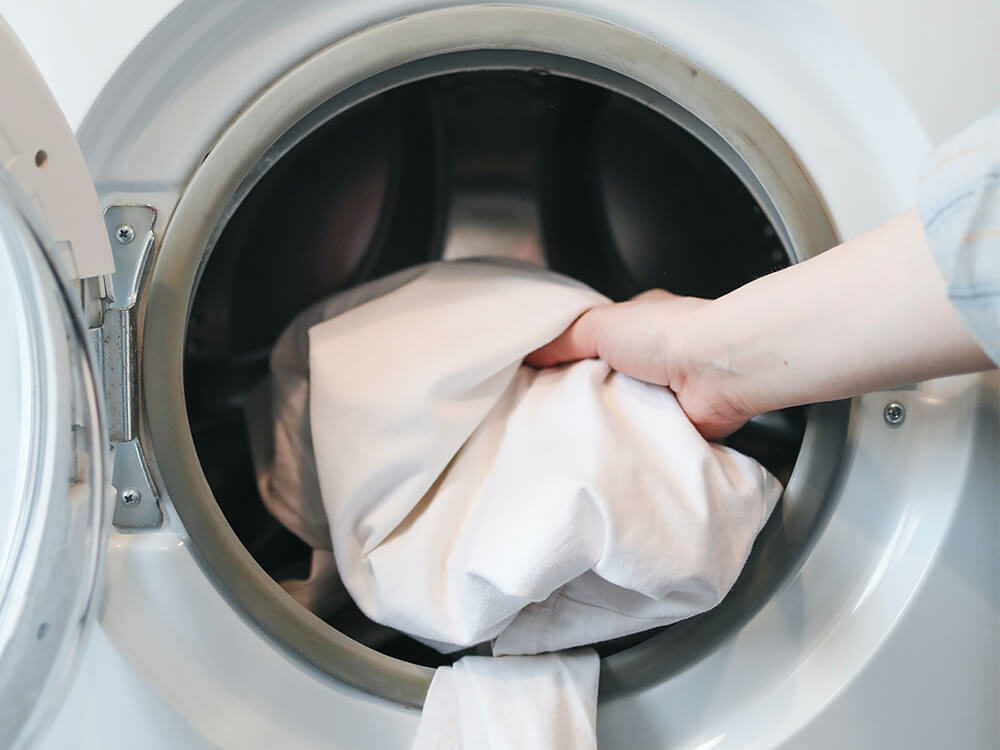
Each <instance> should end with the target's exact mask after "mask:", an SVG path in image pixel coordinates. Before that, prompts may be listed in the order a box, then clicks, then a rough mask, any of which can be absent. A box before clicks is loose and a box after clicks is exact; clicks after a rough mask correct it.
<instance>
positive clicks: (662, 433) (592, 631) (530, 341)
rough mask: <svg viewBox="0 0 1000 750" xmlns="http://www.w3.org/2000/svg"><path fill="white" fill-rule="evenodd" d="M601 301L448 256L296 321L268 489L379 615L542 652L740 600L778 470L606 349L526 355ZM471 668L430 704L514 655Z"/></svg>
mask: <svg viewBox="0 0 1000 750" xmlns="http://www.w3.org/2000/svg"><path fill="white" fill-rule="evenodd" d="M602 301H604V298H603V297H602V296H601V295H599V294H597V293H596V292H594V291H592V290H590V289H588V288H586V287H584V286H582V285H580V284H578V283H576V282H573V281H570V280H567V279H565V278H563V277H559V276H556V275H554V274H551V273H549V272H546V271H543V270H541V269H538V268H535V267H529V266H522V265H516V264H512V263H506V262H505V263H500V262H496V261H482V260H480V261H462V262H451V263H437V264H431V265H427V266H424V267H421V268H419V269H411V270H409V271H406V272H403V273H402V274H397V275H396V276H393V277H389V278H387V279H383V280H381V281H379V282H376V283H375V284H374V285H368V286H365V287H361V288H358V289H355V290H352V291H350V292H347V293H345V294H344V295H340V296H338V297H336V298H333V299H331V300H329V301H327V302H325V303H322V304H320V305H318V306H315V307H314V308H311V309H310V310H309V311H307V312H306V313H305V314H304V315H303V316H301V317H300V318H299V320H297V321H296V323H295V324H293V326H292V327H291V328H290V329H289V330H288V331H286V333H285V334H284V335H283V337H282V339H281V340H280V341H279V343H278V345H277V347H276V349H275V351H274V355H273V358H272V379H271V382H270V384H269V385H268V386H267V387H266V388H265V389H264V390H262V391H261V393H260V394H259V395H258V397H257V399H256V403H255V407H254V408H253V409H252V410H251V411H252V412H254V413H256V414H257V415H258V417H257V418H255V419H252V420H251V424H252V425H253V427H252V442H253V444H254V453H255V462H256V464H257V466H258V470H259V484H260V488H261V492H262V495H263V497H264V498H265V501H266V502H267V503H268V505H269V507H270V508H271V509H272V511H273V512H274V513H275V515H276V516H277V517H278V518H279V519H281V520H282V521H283V523H285V524H286V525H287V526H288V527H289V528H291V529H292V530H293V531H295V532H296V533H297V534H299V535H300V536H301V537H302V538H303V539H306V540H307V541H309V542H310V543H311V544H313V545H314V546H315V547H317V548H322V547H330V546H332V549H333V553H334V557H335V559H336V569H337V573H338V574H339V577H340V580H342V582H343V584H344V586H346V588H347V590H348V592H349V593H350V595H351V597H352V598H353V599H354V601H355V602H356V603H357V605H358V606H359V607H360V608H361V610H362V611H363V612H364V613H365V614H366V615H367V616H368V617H370V618H371V619H372V620H374V621H376V622H378V623H381V624H383V625H387V626H390V627H393V628H396V629H398V630H401V631H403V632H405V633H408V634H410V635H411V636H413V637H415V638H417V639H419V640H421V641H423V642H425V643H428V644H431V645H433V646H435V647H436V648H438V649H439V650H441V651H443V652H448V651H452V650H457V649H460V648H463V647H467V646H471V645H475V644H479V643H483V642H490V643H491V644H492V650H493V653H494V654H496V655H499V654H539V653H543V652H550V651H559V650H561V649H568V648H573V647H577V646H584V645H588V644H592V643H596V642H599V641H604V640H608V639H611V638H615V637H619V636H623V635H629V634H632V633H636V632H640V631H643V630H647V629H650V628H654V627H658V626H661V625H666V624H670V623H672V622H676V621H678V620H681V619H684V618H687V617H690V616H692V615H695V614H698V613H700V612H703V611H705V610H707V609H710V608H711V607H713V606H715V604H717V603H718V602H719V601H720V600H721V599H722V598H723V597H724V596H725V594H726V593H727V592H728V590H729V588H730V587H731V586H732V584H733V583H734V582H735V580H736V578H737V576H738V575H739V572H740V570H741V568H742V566H743V564H744V562H745V560H746V558H747V555H748V554H749V551H750V548H751V546H752V544H753V541H754V539H755V537H756V535H757V533H758V532H759V531H760V529H761V528H762V526H763V524H764V523H765V522H766V520H767V518H768V516H769V514H770V512H771V510H772V509H773V507H774V504H775V503H776V501H777V498H778V496H779V494H780V492H781V486H780V484H779V483H778V481H777V480H776V479H774V477H772V476H771V475H770V474H769V473H768V472H767V471H766V470H765V469H764V468H763V467H762V466H760V465H759V464H758V463H757V462H756V461H754V460H752V459H750V458H748V457H746V456H743V455H741V454H739V453H737V452H736V451H733V450H731V449H729V448H727V447H725V446H721V445H717V444H712V443H708V442H706V441H705V440H704V439H703V438H702V437H701V436H700V435H699V434H698V432H697V431H696V430H695V429H694V428H693V427H692V425H691V424H690V422H689V421H688V420H687V418H686V417H685V415H684V413H683V411H682V410H681V409H680V407H679V405H678V404H677V401H676V399H675V398H674V397H673V395H672V394H671V393H670V392H669V391H668V390H667V389H664V388H659V387H655V386H650V385H647V384H643V383H640V382H638V381H635V380H633V379H631V378H629V377H627V376H624V375H621V374H619V373H614V372H612V371H610V369H609V368H608V366H607V365H606V364H604V363H603V362H601V361H599V360H588V361H583V362H579V363H576V364H573V365H570V366H566V367H562V368H556V369H551V370H544V371H535V370H533V369H531V368H528V367H525V366H523V365H522V359H523V357H524V356H525V355H527V354H528V353H529V352H531V351H532V350H533V349H535V348H537V347H538V346H541V345H542V344H544V343H546V342H547V341H549V340H551V339H552V338H554V337H555V336H556V335H557V334H558V333H559V332H561V331H562V330H563V329H564V328H565V327H566V326H567V325H568V324H569V323H570V322H572V321H573V320H574V319H575V318H576V317H577V316H578V315H579V314H580V313H582V312H583V311H584V310H586V309H587V308H589V307H591V306H593V305H594V304H598V303H600V302H602ZM260 415H267V416H269V419H265V418H263V417H261V416H260ZM313 456H315V465H312V463H311V461H310V458H311V457H313ZM547 663H550V664H555V662H547ZM459 664H460V666H458V667H456V668H455V669H457V670H459V671H458V672H457V673H456V674H453V675H452V676H451V677H442V678H440V679H437V680H435V685H436V686H437V687H436V688H434V689H432V693H431V696H430V697H429V699H428V700H429V701H430V700H431V699H432V698H434V696H435V692H436V690H437V689H438V688H440V690H441V691H443V692H444V694H447V693H448V692H449V691H451V690H453V687H448V685H452V686H453V685H454V684H456V683H455V681H456V680H466V681H473V682H475V681H476V680H478V679H482V680H487V682H489V681H490V680H500V681H501V682H503V681H504V679H505V678H501V677H500V676H499V675H501V674H508V673H509V669H510V667H508V666H506V663H505V666H504V667H502V668H501V667H499V666H498V667H497V670H498V671H497V672H496V673H495V674H490V672H491V670H490V668H489V667H486V666H483V665H482V664H480V663H479V662H476V666H475V667H474V668H473V667H471V666H461V665H462V664H463V662H460V663H459ZM498 664H500V662H498ZM595 669H596V668H595ZM552 670H555V667H554V666H552V667H550V673H551V676H552V678H553V680H555V679H556V677H555V675H556V671H552ZM458 675H461V677H459V676H458ZM485 684H486V683H484V685H485ZM553 684H555V683H554V682H553ZM483 689H484V690H485V689H487V688H485V687H483ZM489 689H494V688H492V687H491V688H489ZM435 702H436V699H435ZM460 746H462V745H456V747H460Z"/></svg>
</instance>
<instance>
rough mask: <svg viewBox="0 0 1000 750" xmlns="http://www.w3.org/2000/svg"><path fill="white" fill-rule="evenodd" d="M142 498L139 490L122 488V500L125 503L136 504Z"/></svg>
mask: <svg viewBox="0 0 1000 750" xmlns="http://www.w3.org/2000/svg"><path fill="white" fill-rule="evenodd" d="M140 500H142V494H141V493H140V492H139V490H137V489H134V488H133V487H129V488H128V489H127V490H122V502H123V503H124V504H125V505H130V506H131V505H138V504H139V501H140Z"/></svg>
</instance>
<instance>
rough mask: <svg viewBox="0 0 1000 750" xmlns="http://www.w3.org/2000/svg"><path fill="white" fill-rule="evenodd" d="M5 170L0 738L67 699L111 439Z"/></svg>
mask: <svg viewBox="0 0 1000 750" xmlns="http://www.w3.org/2000/svg"><path fill="white" fill-rule="evenodd" d="M31 215H32V213H31V209H30V208H27V206H26V201H25V200H24V198H23V196H21V194H20V193H19V191H18V190H17V189H16V188H15V187H13V186H12V185H11V184H10V182H9V181H8V180H7V179H6V175H5V174H4V173H3V172H0V316H2V317H0V419H2V420H3V426H2V427H0V747H4V748H10V747H21V746H24V745H25V744H26V743H27V741H28V740H29V738H30V737H31V736H32V735H33V734H34V733H35V732H36V730H37V729H39V728H40V727H42V726H43V725H44V723H45V722H44V719H45V718H46V717H48V716H50V714H51V711H52V710H53V709H54V708H55V707H57V706H58V705H59V703H60V702H61V698H62V695H63V692H64V690H65V688H66V686H67V684H68V682H69V680H70V677H71V676H72V673H73V667H74V665H75V663H76V659H77V656H78V654H79V652H80V650H81V649H80V646H81V645H82V644H83V642H84V637H85V635H86V631H87V625H88V623H89V622H90V620H91V619H92V616H93V615H94V614H95V610H96V606H95V602H94V595H95V592H96V590H97V581H98V574H99V571H100V558H101V553H102V550H103V546H104V541H105V539H104V534H105V529H106V526H107V523H106V516H107V513H108V507H107V505H108V497H109V493H108V492H107V490H106V473H105V466H106V460H107V449H106V448H105V445H106V443H105V442H104V440H103V439H102V424H101V419H100V410H99V405H98V396H97V388H96V383H95V381H94V372H93V369H92V367H91V364H90V358H89V356H88V354H87V347H86V333H85V330H84V328H83V325H82V323H81V322H80V315H79V312H78V310H77V309H76V304H77V303H76V301H75V299H74V293H73V289H72V288H71V287H67V286H65V285H64V284H63V283H62V282H61V281H60V277H59V274H58V272H57V263H56V262H55V261H54V260H52V259H50V257H49V256H48V255H47V254H46V252H45V250H44V249H43V242H44V241H43V240H40V239H39V237H40V236H44V232H41V231H40V228H39V226H38V223H37V221H34V220H33V219H31V218H29V217H30V216H31Z"/></svg>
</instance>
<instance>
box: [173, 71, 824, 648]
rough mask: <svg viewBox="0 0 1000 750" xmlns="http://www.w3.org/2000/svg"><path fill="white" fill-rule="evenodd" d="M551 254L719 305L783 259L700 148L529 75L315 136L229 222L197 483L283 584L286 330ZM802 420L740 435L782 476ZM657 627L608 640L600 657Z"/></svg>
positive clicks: (389, 97)
mask: <svg viewBox="0 0 1000 750" xmlns="http://www.w3.org/2000/svg"><path fill="white" fill-rule="evenodd" d="M472 255H506V256H509V257H517V258H521V259H523V260H527V261H533V262H538V263H543V264H545V265H547V266H549V267H550V268H553V269H555V270H556V271H559V272H561V273H564V274H566V275H569V276H573V277H576V278H578V279H581V280H583V281H585V282H586V283H588V284H590V285H591V286H593V287H595V288H597V289H598V290H600V291H601V292H603V293H605V294H606V295H608V296H610V297H612V298H614V299H617V300H621V299H627V298H628V297H630V296H632V295H634V294H636V293H638V292H641V291H643V290H645V289H650V288H656V287H662V288H666V289H669V290H670V291H673V292H675V293H678V294H689V295H698V296H703V297H716V296H719V295H722V294H725V293H726V292H728V291H730V290H732V289H734V288H736V287H738V286H740V285H742V284H744V283H746V282H748V281H750V280H752V279H754V278H757V277H759V276H762V275H764V274H767V273H769V272H771V271H774V270H776V269H779V268H782V267H784V266H786V265H787V264H788V263H789V257H788V253H787V252H786V250H785V248H784V247H783V246H782V243H781V241H780V240H779V238H778V236H777V234H776V232H775V229H774V227H772V225H771V224H770V223H769V222H768V220H767V218H766V217H765V216H764V214H763V213H762V211H761V209H760V208H759V206H758V204H757V202H756V200H755V199H754V197H753V196H752V195H751V193H750V192H749V191H748V190H747V188H746V187H744V185H743V183H742V182H741V181H740V180H739V179H738V178H737V177H736V176H735V175H734V174H733V172H732V171H731V170H730V169H729V168H728V167H727V166H726V165H725V164H724V163H723V161H722V160H721V159H719V158H718V157H717V156H716V155H715V154H714V153H713V152H712V151H711V150H710V149H709V148H708V147H706V146H705V145H703V144H702V143H701V142H700V141H699V140H698V139H696V138H695V137H694V136H692V135H691V134H689V133H688V132H687V131H686V130H684V129H683V128H681V127H680V126H678V125H676V124H674V123H673V122H671V121H670V120H668V119H667V118H665V117H664V116H662V115H660V114H659V113H657V112H654V111H653V110H652V109H650V108H648V107H646V106H645V105H643V104H641V103H638V102H636V101H634V100H632V99H629V98H626V97H625V96H623V95H621V94H617V93H614V92H611V91H608V90H605V89H603V88H600V87H598V86H595V85H592V84H589V83H583V82H580V81H577V80H573V79H570V78H564V77H559V76H555V75H551V74H546V73H542V72H534V71H477V72H468V73H452V74H448V75H443V76H438V77H435V78H430V79H427V80H421V81H418V82H414V83H408V84H405V85H402V86H399V87H397V88H394V89H391V90H389V91H386V92H384V93H382V94H379V95H378V96H375V97H374V98H371V99H368V100H367V101H365V102H363V103H361V104H359V105H356V106H354V107H352V108H350V109H348V110H347V111H345V112H343V113H342V114H340V115H338V116H336V117H334V118H333V119H331V120H329V121H328V122H326V123H325V124H323V125H322V126H321V127H319V128H317V129H316V130H314V131H313V132H312V133H311V134H310V135H308V137H306V138H305V139H304V140H302V141H301V142H300V143H298V145H296V146H295V147H294V148H293V149H292V150H291V151H290V152H288V153H287V154H286V155H284V156H283V157H282V158H280V159H279V160H278V161H277V162H276V163H274V164H273V165H272V166H270V167H269V169H268V170H267V171H266V173H265V174H264V175H263V177H262V178H261V179H260V180H259V182H257V184H256V185H255V187H254V188H253V189H252V190H251V191H250V192H249V194H248V195H247V196H246V197H245V199H244V200H243V202H242V203H241V204H240V205H239V207H238V208H237V209H236V211H235V212H234V213H233V214H232V217H231V219H230V220H229V221H228V223H227V224H226V226H225V228H224V230H223V231H222V233H221V235H219V238H218V241H217V243H216V245H215V247H214V249H213V251H212V254H211V257H210V259H209V261H208V263H207V265H206V267H205V269H204V273H203V275H202V278H201V282H200V284H199V287H198V289H197V292H196V296H195V299H194V304H193V307H192V311H191V317H190V323H189V330H188V335H187V341H186V354H185V371H184V386H185V393H186V399H187V409H188V416H189V420H190V424H191V429H192V433H193V436H194V441H195V445H196V448H197V451H198V455H199V458H200V461H201V464H202V466H203V468H204V472H205V476H206V478H207V479H208V482H209V484H210V486H211V488H212V491H213V493H214V495H215V497H216V499H217V500H218V503H219V505H220V507H221V508H222V511H223V513H224V514H225V516H226V518H227V519H228V521H229V523H230V524H231V526H232V528H233V530H234V531H235V533H236V534H237V536H238V537H239V538H240V540H241V541H242V543H243V544H244V545H245V546H246V548H247V549H248V550H249V551H250V553H251V554H252V555H253V556H254V558H255V559H256V560H257V561H258V562H259V564H260V565H261V566H262V567H263V569H264V570H265V571H267V573H268V574H269V575H271V576H272V577H273V578H274V579H276V580H278V581H282V580H286V579H291V578H304V577H305V576H306V574H307V571H308V568H309V563H310V549H309V548H308V547H307V546H306V544H305V543H303V542H302V541H301V540H299V539H298V538H297V537H295V536H294V535H293V534H292V533H290V532H289V531H287V530H285V528H284V527H283V526H281V525H280V524H279V523H278V522H277V521H276V520H275V519H274V518H273V517H272V516H271V515H270V514H269V513H268V512H267V510H266V509H265V508H264V505H263V503H262V501H261V500H260V495H259V494H258V491H257V488H256V484H255V481H254V472H253V466H252V463H251V459H250V449H249V444H248V440H247V435H246V428H245V424H244V416H243V403H244V399H245V397H246V394H247V393H248V391H249V390H250V389H251V388H253V387H254V386H255V385H256V384H258V383H259V382H260V381H261V380H262V379H263V378H264V377H266V375H267V369H268V356H269V354H270V350H271V347H272V346H273V344H274V342H275V340H276V339H277V337H278V336H279V334H280V333H281V331H282V330H283V329H284V328H285V326H287V325H288V323H289V322H291V320H292V319H293V318H294V317H295V315H296V314H297V313H298V312H300V311H302V310H303V309H305V308H306V307H308V306H309V305H311V304H312V303H313V302H315V301H317V300H319V299H321V298H323V297H325V296H328V295H330V294H333V293H334V292H337V291H338V290H342V289H345V288H347V287H350V286H353V285H356V284H359V283H361V282H364V281H367V280H369V279H373V278H376V277H378V276H381V275H384V274H387V273H390V272H392V271H395V270H397V269H401V268H404V267H407V266H411V265H414V264H418V263H423V262H426V261H430V260H434V259H440V258H457V257H466V256H472ZM804 429H805V413H804V411H803V410H801V409H790V410H786V411H784V412H781V413H776V414H771V415H764V417H763V418H761V419H759V420H755V421H754V422H752V423H750V424H749V425H747V426H746V427H745V428H744V429H742V430H740V431H739V432H738V433H736V434H735V435H733V436H732V437H731V438H730V439H729V441H728V442H729V444H730V445H732V446H734V447H735V448H737V449H739V450H741V451H743V452H745V453H748V454H750V455H752V456H754V457H755V458H757V459H758V460H759V461H761V462H762V463H763V464H764V465H765V466H767V467H768V468H769V469H770V470H771V471H772V472H773V473H774V474H775V475H776V476H777V477H778V478H779V479H781V480H782V481H786V480H787V478H788V476H789V474H790V472H791V469H792V466H793V465H794V463H795V459H796V456H797V455H798V451H799V447H800V444H801V441H802V436H803V431H804ZM327 621H328V622H329V624H330V625H332V626H333V627H335V628H337V629H338V630H340V631H342V632H343V633H345V634H346V635H348V636H350V637H352V638H355V639H356V640H359V641H361V642H363V643H366V645H370V646H372V647H373V648H377V649H378V650H379V651H382V652H383V653H386V654H388V655H390V656H394V657H397V658H400V659H404V660H407V661H410V662H414V663H418V664H424V665H427V666H436V665H439V664H443V663H448V662H451V661H453V660H454V658H456V655H450V656H442V655H441V654H438V653H437V652H436V651H433V650H432V649H429V648H427V647H425V646H423V645H421V644H419V643H417V642H416V641H414V640H412V639H410V638H408V637H406V636H404V635H402V634H400V633H397V632H395V631H390V630H388V629H386V628H381V627H380V626H376V625H374V624H373V623H371V622H370V621H367V620H366V618H365V617H364V616H363V615H362V614H361V613H360V611H358V610H357V609H356V608H355V607H353V605H351V606H348V607H342V608H339V609H338V610H337V611H336V612H335V613H334V614H333V615H331V616H329V617H327ZM648 635H650V634H643V635H641V636H634V637H631V638H629V639H622V640H621V641H619V642H614V643H609V644H603V645H602V646H600V647H599V650H601V651H602V653H604V654H607V653H610V652H613V651H616V650H620V649H622V648H624V647H627V646H629V645H632V644H633V643H636V642H637V641H640V640H643V639H644V638H646V637H648Z"/></svg>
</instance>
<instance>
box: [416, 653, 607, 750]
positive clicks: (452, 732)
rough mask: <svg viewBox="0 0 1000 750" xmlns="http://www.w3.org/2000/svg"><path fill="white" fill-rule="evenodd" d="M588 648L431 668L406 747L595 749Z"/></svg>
mask: <svg viewBox="0 0 1000 750" xmlns="http://www.w3.org/2000/svg"><path fill="white" fill-rule="evenodd" d="M599 672H600V660H599V659H598V658H597V654H596V653H595V652H594V651H593V650H592V649H579V650H577V651H572V652H563V653H559V654H544V655H542V656H502V657H489V656H466V657H463V658H462V659H460V660H459V661H457V662H455V664H454V665H453V666H451V667H442V668H440V669H438V670H437V671H436V672H435V673H434V679H433V681H432V682H431V687H430V690H429V691H428V693H427V699H426V700H425V701H424V711H423V715H422V716H421V720H420V726H419V728H418V729H417V736H416V739H415V740H414V742H413V745H412V748H413V750H551V749H552V748H560V750H562V749H563V748H565V749H566V750H596V748H597V739H596V722H597V682H598V674H599Z"/></svg>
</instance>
